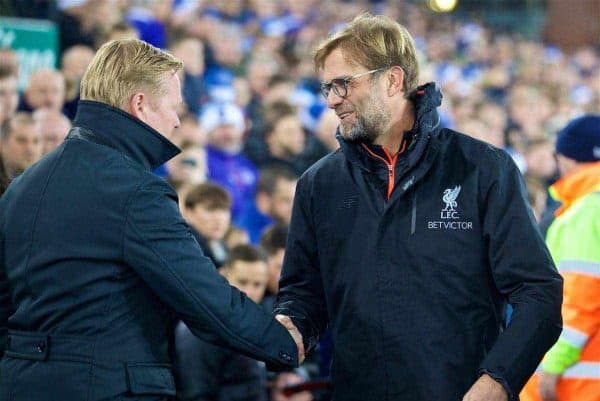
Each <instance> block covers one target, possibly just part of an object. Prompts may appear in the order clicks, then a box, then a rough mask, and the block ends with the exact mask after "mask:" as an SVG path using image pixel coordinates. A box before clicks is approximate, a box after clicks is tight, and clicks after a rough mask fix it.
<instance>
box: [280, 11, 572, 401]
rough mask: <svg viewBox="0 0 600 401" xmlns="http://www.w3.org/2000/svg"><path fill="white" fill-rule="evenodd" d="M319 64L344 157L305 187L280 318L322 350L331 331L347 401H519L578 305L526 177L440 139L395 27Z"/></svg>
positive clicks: (474, 146)
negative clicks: (564, 312)
mask: <svg viewBox="0 0 600 401" xmlns="http://www.w3.org/2000/svg"><path fill="white" fill-rule="evenodd" d="M315 64H316V67H317V69H318V70H319V72H320V74H321V76H322V79H323V83H322V84H321V91H322V93H323V96H324V97H325V98H326V100H327V105H328V107H329V108H331V109H334V110H335V112H336V113H337V115H338V117H339V120H340V125H339V127H338V140H339V142H340V145H341V148H340V149H339V150H338V151H336V152H333V153H331V154H330V155H329V156H327V157H326V158H324V159H322V160H321V161H319V162H318V163H316V164H315V165H314V166H313V167H311V168H310V169H309V170H308V171H307V172H306V173H305V174H304V175H303V176H302V178H301V179H300V180H299V182H298V185H297V191H296V197H295V200H294V209H293V212H292V221H291V227H290V232H289V236H288V241H287V249H286V257H285V261H284V266H283V272H282V277H281V281H280V288H281V290H280V294H279V299H278V304H277V306H276V309H275V311H276V313H277V314H278V318H279V319H280V320H282V321H284V322H285V324H286V325H287V326H289V327H294V326H296V327H297V328H298V329H299V330H300V332H301V333H302V335H303V340H304V345H305V348H306V349H308V350H310V349H313V348H314V346H315V344H316V343H317V341H318V338H319V335H320V334H321V333H322V332H323V330H324V329H325V328H326V326H329V327H330V328H331V330H332V333H333V338H334V349H335V351H334V360H333V366H332V383H333V399H334V400H335V401H342V400H343V401H353V400H356V401H371V400H372V401H386V400H390V401H391V400H402V401H455V400H463V401H484V400H485V401H503V400H516V399H517V396H518V394H519V391H520V390H521V388H522V386H523V384H524V383H525V382H526V381H527V379H528V377H529V376H530V375H531V374H532V373H533V371H534V370H535V368H536V366H537V364H538V363H539V361H540V359H541V358H542V355H543V354H544V352H545V351H546V350H547V349H548V348H549V347H550V346H551V345H552V344H553V343H554V341H555V340H556V338H557V337H558V335H559V333H560V330H561V315H560V305H561V298H562V280H561V278H560V276H559V275H558V273H557V272H556V269H555V267H554V265H553V264H552V260H551V258H550V255H549V253H548V251H547V249H546V247H545V245H544V241H543V239H542V237H541V235H540V233H539V231H538V230H537V228H536V225H535V220H534V218H533V216H532V214H531V212H530V210H529V207H528V205H527V201H526V192H525V189H524V185H523V182H522V179H521V176H520V174H519V171H518V169H517V168H516V166H515V165H514V163H513V162H512V160H511V158H510V156H509V155H508V154H506V153H504V152H502V151H501V150H499V149H496V148H494V147H492V146H491V145H488V144H486V143H483V142H480V141H477V140H474V139H472V138H469V137H467V136H465V135H462V134H460V133H457V132H454V131H452V130H449V129H444V128H442V127H440V126H439V117H438V114H437V111H436V108H437V107H438V106H440V104H441V98H442V96H441V93H440V91H439V89H438V88H437V86H436V85H435V84H433V83H430V84H426V85H423V86H419V87H418V86H417V79H418V65H417V60H416V57H415V48H414V45H413V41H412V38H411V37H410V35H409V33H408V32H407V31H406V30H405V28H404V27H402V26H401V25H399V24H397V23H396V22H394V21H392V20H391V19H389V18H387V17H383V16H372V15H369V14H363V15H361V16H358V17H357V18H356V19H355V20H354V21H353V22H352V23H351V24H350V25H349V26H348V27H347V28H345V29H344V30H342V31H341V32H339V33H337V34H336V35H334V36H333V37H330V38H328V39H327V40H325V41H324V42H323V43H322V44H321V45H320V47H319V48H318V49H317V52H316V55H315ZM507 303H510V304H511V305H512V306H513V308H514V314H513V317H512V321H511V323H510V325H508V326H507V327H506V326H505V325H504V323H503V322H504V310H505V307H506V304H507ZM288 318H289V319H288ZM290 319H291V321H290Z"/></svg>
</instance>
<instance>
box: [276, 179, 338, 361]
mask: <svg viewBox="0 0 600 401" xmlns="http://www.w3.org/2000/svg"><path fill="white" fill-rule="evenodd" d="M307 181H308V180H307V175H305V176H304V177H302V178H301V179H300V181H299V182H298V186H297V188H296V195H295V197H294V207H293V209H292V221H291V225H290V231H289V233H288V239H287V244H286V250H285V258H284V261H283V268H282V272H281V279H280V282H279V287H280V289H279V294H278V297H277V303H276V305H275V310H274V313H275V314H283V315H287V316H289V317H290V318H291V319H292V321H293V322H294V324H295V325H296V327H298V330H300V332H301V333H302V337H303V340H304V347H305V349H306V350H307V351H310V350H311V349H313V348H314V346H315V345H316V344H317V342H318V340H319V335H320V334H321V333H322V332H323V330H325V328H326V326H327V309H326V307H325V297H324V290H323V284H322V280H321V272H320V269H319V261H318V257H317V240H316V238H315V229H314V224H313V220H312V214H311V212H310V185H309V182H307Z"/></svg>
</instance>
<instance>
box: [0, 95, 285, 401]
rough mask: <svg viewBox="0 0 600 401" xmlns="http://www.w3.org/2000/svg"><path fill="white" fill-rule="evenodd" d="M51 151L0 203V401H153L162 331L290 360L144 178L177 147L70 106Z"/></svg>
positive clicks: (113, 118)
mask: <svg viewBox="0 0 600 401" xmlns="http://www.w3.org/2000/svg"><path fill="white" fill-rule="evenodd" d="M74 125H75V127H76V128H74V129H73V130H72V131H71V133H70V134H69V135H68V137H67V139H66V140H65V142H64V143H63V144H62V145H61V146H59V147H58V148H57V149H56V150H55V151H53V152H51V153H50V154H48V156H46V157H44V158H43V159H42V160H41V161H40V162H38V163H37V164H35V165H33V166H32V167H30V168H29V169H27V170H26V171H25V172H24V173H23V174H22V175H21V176H19V177H18V178H16V179H15V180H14V181H13V182H12V183H11V185H10V187H9V188H8V190H7V191H6V193H5V194H4V195H3V197H2V198H1V199H0V356H2V354H4V355H3V357H2V359H0V400H2V401H49V400H61V401H83V400H86V401H96V400H102V401H109V400H142V399H144V400H155V401H159V400H167V399H171V398H172V397H173V396H175V384H174V381H173V374H172V363H173V361H172V345H173V335H174V324H175V322H176V320H177V319H181V320H182V321H184V322H185V323H186V324H187V326H188V327H189V328H190V330H191V331H192V332H193V333H194V334H195V335H197V336H199V337H201V338H203V339H204V340H206V341H209V342H213V343H216V344H219V345H223V346H225V347H228V348H231V349H234V350H236V351H239V352H242V353H244V354H246V355H249V356H251V357H253V358H257V359H261V360H264V361H266V362H267V363H268V364H270V365H272V366H273V367H276V368H280V369H281V368H287V367H293V366H295V365H297V348H296V345H295V343H294V341H293V340H292V338H291V336H290V335H289V334H288V332H287V331H286V330H285V328H284V327H283V326H281V325H280V324H278V323H277V322H276V321H275V320H274V319H273V318H272V317H271V316H270V315H269V314H268V313H266V312H265V311H264V310H263V308H262V307H260V306H258V305H256V304H254V303H253V302H252V301H250V300H249V299H248V298H247V297H246V296H245V295H244V294H242V293H240V292H239V291H238V290H236V289H235V288H233V287H231V286H230V285H228V284H227V281H226V280H225V279H224V278H223V277H222V276H220V275H219V274H218V273H217V271H216V269H215V267H214V266H213V264H212V263H211V262H210V261H209V259H208V258H206V257H205V256H203V254H202V251H201V249H200V246H199V245H198V243H197V242H196V240H195V239H194V237H193V236H192V233H191V232H190V230H189V228H188V226H187V225H186V224H185V222H184V220H183V218H182V217H181V214H180V213H179V208H178V206H177V196H176V194H175V191H174V190H173V188H172V187H171V186H170V185H169V184H167V183H166V182H165V181H164V180H163V179H161V178H159V177H157V176H156V175H154V174H153V173H152V170H153V169H154V168H156V167H157V166H158V165H160V164H162V163H164V162H165V161H167V160H168V159H170V158H171V157H173V156H174V155H175V154H177V153H178V149H177V148H176V147H175V146H174V145H173V144H172V143H170V142H169V141H168V140H167V139H165V138H164V137H163V136H161V135H160V134H159V133H158V132H156V131H155V130H153V129H152V128H151V127H149V126H148V125H146V124H144V123H143V122H141V121H140V120H138V119H136V118H134V117H132V116H130V115H129V114H127V113H125V112H123V111H121V110H119V109H115V108H113V107H110V106H108V105H106V104H103V103H98V102H91V101H81V102H80V103H79V109H78V112H77V118H76V119H75V124H74Z"/></svg>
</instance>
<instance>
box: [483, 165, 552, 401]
mask: <svg viewBox="0 0 600 401" xmlns="http://www.w3.org/2000/svg"><path fill="white" fill-rule="evenodd" d="M496 157H498V160H497V161H498V165H497V166H494V167H492V171H496V172H495V175H496V178H493V179H491V186H490V187H488V190H487V191H486V194H485V195H484V196H485V199H484V202H485V206H484V217H483V219H484V220H483V231H484V239H485V240H486V243H487V246H488V258H489V263H490V266H491V273H492V277H493V280H494V282H495V284H496V288H497V289H498V291H499V292H500V293H501V294H502V295H503V296H504V297H506V299H507V300H508V303H510V304H511V305H512V306H513V314H512V317H511V321H510V324H509V325H508V326H507V327H506V329H505V330H504V331H503V332H502V333H500V335H499V336H498V338H497V340H496V342H495V344H494V345H493V346H492V348H491V350H490V351H489V352H488V354H487V355H486V357H485V358H484V360H483V362H482V363H481V365H480V373H488V374H490V376H492V377H494V378H495V379H496V380H498V381H500V382H501V383H502V384H503V385H504V387H505V388H506V390H507V391H508V393H509V397H510V399H511V400H516V399H517V398H516V397H517V396H518V394H519V392H520V391H521V388H522V387H523V386H524V385H525V383H526V381H527V380H528V378H529V377H530V376H531V375H532V374H533V372H534V370H535V368H536V367H537V366H538V364H539V362H540V361H541V359H542V357H543V355H544V353H545V352H546V351H547V350H548V349H549V348H550V347H551V346H552V344H554V342H555V341H556V339H557V338H558V336H559V334H560V331H561V327H562V319H561V313H560V308H561V302H562V278H561V277H560V275H559V274H558V273H557V271H556V268H555V267H554V264H553V262H552V258H551V256H550V253H549V252H548V249H547V248H546V245H545V244H544V240H543V238H542V236H541V233H540V232H539V229H538V228H537V225H536V222H535V219H534V217H533V213H532V212H531V209H530V207H529V205H528V203H527V200H526V199H527V192H526V189H525V184H524V182H523V179H522V177H521V174H520V172H519V170H518V169H517V167H516V166H515V164H514V162H513V161H512V159H510V157H509V156H508V155H505V154H502V155H500V154H497V155H496Z"/></svg>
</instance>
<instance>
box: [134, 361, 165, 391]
mask: <svg viewBox="0 0 600 401" xmlns="http://www.w3.org/2000/svg"><path fill="white" fill-rule="evenodd" d="M127 386H128V389H129V392H130V393H131V394H135V395H172V396H174V395H175V380H174V379H173V373H172V371H171V365H169V364H156V363H127Z"/></svg>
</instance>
